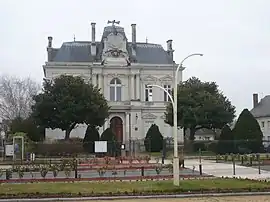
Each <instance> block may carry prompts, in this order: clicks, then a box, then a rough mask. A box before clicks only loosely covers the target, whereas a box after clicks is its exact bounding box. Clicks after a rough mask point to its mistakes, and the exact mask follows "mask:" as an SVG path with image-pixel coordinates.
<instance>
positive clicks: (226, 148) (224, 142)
mask: <svg viewBox="0 0 270 202" xmlns="http://www.w3.org/2000/svg"><path fill="white" fill-rule="evenodd" d="M233 152H234V140H233V133H232V130H231V128H230V127H229V126H228V125H225V126H224V127H223V128H222V131H221V134H220V137H219V140H218V145H217V153H218V154H229V153H233Z"/></svg>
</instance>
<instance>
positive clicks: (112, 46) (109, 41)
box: [102, 25, 130, 65]
mask: <svg viewBox="0 0 270 202" xmlns="http://www.w3.org/2000/svg"><path fill="white" fill-rule="evenodd" d="M108 30H109V31H110V32H109V33H108ZM118 30H119V29H118ZM118 30H117V27H116V26H115V25H113V26H111V29H108V27H107V29H106V32H107V34H106V35H105V36H104V38H103V39H102V42H103V50H102V64H104V65H117V64H119V65H129V64H130V61H129V54H128V51H127V39H126V37H125V35H124V33H122V32H118ZM104 31H105V30H104Z"/></svg>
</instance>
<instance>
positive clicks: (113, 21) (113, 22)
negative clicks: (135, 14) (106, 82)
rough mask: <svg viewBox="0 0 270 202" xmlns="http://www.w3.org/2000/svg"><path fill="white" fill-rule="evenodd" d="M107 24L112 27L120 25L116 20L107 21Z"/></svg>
mask: <svg viewBox="0 0 270 202" xmlns="http://www.w3.org/2000/svg"><path fill="white" fill-rule="evenodd" d="M107 24H112V26H114V24H118V25H119V24H120V21H116V20H112V21H111V20H108V22H107Z"/></svg>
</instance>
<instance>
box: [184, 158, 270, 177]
mask: <svg viewBox="0 0 270 202" xmlns="http://www.w3.org/2000/svg"><path fill="white" fill-rule="evenodd" d="M193 166H195V170H196V171H199V160H196V159H187V160H185V167H187V168H190V169H193ZM202 170H203V172H204V173H206V174H208V175H213V176H216V177H222V176H224V177H230V178H232V177H240V178H248V179H258V180H269V181H270V171H266V170H261V174H259V169H258V168H254V167H253V168H251V167H246V166H240V165H235V175H233V165H232V164H229V163H216V162H215V161H211V160H202Z"/></svg>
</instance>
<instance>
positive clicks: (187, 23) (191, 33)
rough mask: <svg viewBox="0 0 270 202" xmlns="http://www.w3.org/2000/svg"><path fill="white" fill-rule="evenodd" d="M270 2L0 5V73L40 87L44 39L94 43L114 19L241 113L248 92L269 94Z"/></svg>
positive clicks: (34, 1) (81, 0) (83, 0)
mask: <svg viewBox="0 0 270 202" xmlns="http://www.w3.org/2000/svg"><path fill="white" fill-rule="evenodd" d="M269 8H270V1H269V0H136V1H127V0H113V1H111V0H103V1H97V0H76V1H75V0H74V1H71V0H46V1H45V0H23V1H22V0H17V1H15V0H0V25H1V32H0V40H1V41H0V44H1V46H0V53H1V55H0V61H1V66H0V73H5V74H16V75H20V76H31V77H32V78H34V79H36V80H38V81H41V79H42V77H43V71H42V65H43V64H44V62H45V60H46V45H47V37H48V36H49V35H52V36H53V37H54V40H53V46H54V47H59V46H61V44H62V42H64V41H72V40H73V35H74V34H75V35H76V40H90V23H91V22H92V21H93V22H96V23H97V25H96V29H97V34H96V36H97V39H98V38H101V33H102V31H103V28H104V26H105V25H106V23H107V20H114V19H115V20H120V21H121V24H120V25H121V26H123V27H124V28H125V31H126V34H127V37H128V39H129V40H130V39H131V27H130V24H131V23H136V24H137V40H138V41H143V42H144V41H145V39H146V37H147V38H148V42H150V43H160V44H162V45H163V46H164V47H165V48H166V40H168V39H173V48H174V49H175V60H176V62H180V61H181V59H183V58H184V57H185V56H187V55H188V54H190V53H194V52H201V53H204V57H194V58H192V59H190V60H188V61H186V63H185V66H186V67H187V69H186V70H185V71H184V79H188V78H189V77H191V76H196V77H199V78H200V79H202V80H207V81H216V82H217V83H218V84H219V86H220V89H221V90H223V92H224V93H225V94H226V95H227V96H228V97H229V98H230V100H231V101H232V103H233V104H234V105H235V106H236V107H237V112H238V113H239V112H240V111H241V110H242V109H243V108H245V107H248V108H251V107H252V93H253V92H258V93H259V96H260V97H261V96H265V95H267V94H270V89H269V80H268V78H269V75H270V66H269V64H270V57H269V54H270V26H269V24H270V23H269V19H270V12H269Z"/></svg>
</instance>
